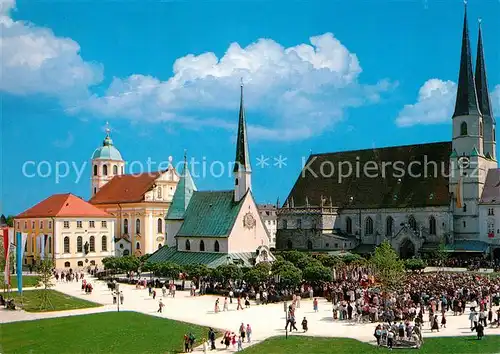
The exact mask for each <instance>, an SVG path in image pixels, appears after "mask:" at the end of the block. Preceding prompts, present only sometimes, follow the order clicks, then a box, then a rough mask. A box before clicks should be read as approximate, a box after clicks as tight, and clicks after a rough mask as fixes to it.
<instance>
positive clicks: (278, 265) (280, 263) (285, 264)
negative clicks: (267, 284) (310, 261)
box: [271, 260, 295, 275]
mask: <svg viewBox="0 0 500 354" xmlns="http://www.w3.org/2000/svg"><path fill="white" fill-rule="evenodd" d="M290 267H295V265H294V264H293V263H292V262H289V261H285V260H276V261H274V262H273V263H272V264H271V271H272V272H273V274H275V275H277V274H278V273H279V272H280V270H281V269H285V268H290Z"/></svg>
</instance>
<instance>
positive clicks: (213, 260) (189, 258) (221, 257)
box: [147, 246, 255, 268]
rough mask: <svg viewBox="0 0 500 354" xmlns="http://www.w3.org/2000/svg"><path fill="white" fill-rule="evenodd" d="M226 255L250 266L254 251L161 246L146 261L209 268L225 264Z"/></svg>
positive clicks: (226, 260)
mask: <svg viewBox="0 0 500 354" xmlns="http://www.w3.org/2000/svg"><path fill="white" fill-rule="evenodd" d="M228 257H229V258H230V259H231V261H232V262H233V261H234V260H241V262H242V265H243V266H252V265H253V262H252V259H253V258H255V253H253V252H244V253H230V254H227V253H219V252H194V251H189V252H187V251H177V250H176V249H175V248H174V247H166V246H165V247H162V248H160V249H159V250H158V251H156V252H155V253H153V254H152V255H151V256H150V257H149V258H148V261H147V262H148V263H163V262H172V263H175V264H178V265H181V266H182V265H187V264H193V265H194V264H205V265H206V266H207V267H209V268H217V267H218V266H220V265H224V264H227V262H228Z"/></svg>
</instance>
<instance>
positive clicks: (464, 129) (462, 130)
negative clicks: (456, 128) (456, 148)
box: [460, 122, 467, 135]
mask: <svg viewBox="0 0 500 354" xmlns="http://www.w3.org/2000/svg"><path fill="white" fill-rule="evenodd" d="M460 135H467V123H465V122H462V124H460Z"/></svg>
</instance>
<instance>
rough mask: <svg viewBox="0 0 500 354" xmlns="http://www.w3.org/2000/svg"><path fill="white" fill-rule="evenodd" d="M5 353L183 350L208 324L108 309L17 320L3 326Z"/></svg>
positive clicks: (74, 353)
mask: <svg viewBox="0 0 500 354" xmlns="http://www.w3.org/2000/svg"><path fill="white" fill-rule="evenodd" d="M1 331H2V332H3V333H2V345H3V348H0V350H2V349H3V351H2V352H3V353H16V354H22V353H58V354H66V353H68V354H80V353H85V354H89V353H106V354H111V353H121V354H123V353H134V354H135V353H161V354H163V353H180V352H182V351H183V337H184V334H185V333H188V332H190V331H191V332H192V333H193V334H194V335H195V337H196V342H195V345H197V344H198V345H199V344H200V343H201V338H203V337H206V336H207V333H208V328H204V327H200V326H196V325H192V324H188V323H183V322H176V321H172V320H167V319H163V318H159V317H153V316H147V315H143V314H140V313H136V312H106V313H98V314H93V315H83V316H70V317H59V318H52V319H46V320H37V321H27V322H14V323H9V324H5V325H3V326H2V329H1Z"/></svg>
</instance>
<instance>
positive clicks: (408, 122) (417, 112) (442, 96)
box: [396, 79, 500, 127]
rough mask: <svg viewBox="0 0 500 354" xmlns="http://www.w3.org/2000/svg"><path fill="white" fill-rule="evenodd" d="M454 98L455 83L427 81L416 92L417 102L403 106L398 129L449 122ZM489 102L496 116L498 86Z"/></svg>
mask: <svg viewBox="0 0 500 354" xmlns="http://www.w3.org/2000/svg"><path fill="white" fill-rule="evenodd" d="M456 97H457V84H456V83H455V82H453V81H443V80H439V79H430V80H427V81H426V82H425V83H424V84H423V85H422V87H421V88H420V90H419V92H418V98H417V102H416V103H415V104H408V105H405V106H404V108H403V109H402V110H401V111H400V112H399V115H398V116H397V118H396V124H397V125H398V126H400V127H411V126H414V125H429V124H440V123H448V122H451V117H452V115H453V109H454V108H455V100H456ZM490 100H491V105H492V106H493V111H494V113H496V114H498V112H499V111H500V85H497V86H496V87H495V88H494V90H493V91H492V92H490Z"/></svg>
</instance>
